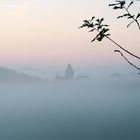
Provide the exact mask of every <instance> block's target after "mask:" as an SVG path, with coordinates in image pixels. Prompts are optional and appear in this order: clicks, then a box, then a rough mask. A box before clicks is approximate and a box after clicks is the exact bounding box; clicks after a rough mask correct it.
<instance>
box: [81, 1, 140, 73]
mask: <svg viewBox="0 0 140 140" xmlns="http://www.w3.org/2000/svg"><path fill="white" fill-rule="evenodd" d="M133 4H134V1H131V2H126V1H122V0H117V1H116V2H115V3H113V4H109V6H110V7H113V9H114V10H123V11H125V13H123V15H120V16H118V17H117V19H120V18H126V19H127V20H131V21H130V22H129V23H128V24H127V28H128V27H130V26H131V25H132V24H136V25H137V27H138V30H140V24H139V21H138V20H139V19H140V13H137V14H132V13H131V12H130V10H129V9H130V8H131V7H132V6H133ZM84 27H87V28H88V29H90V31H89V32H94V31H96V33H97V34H96V36H95V37H94V38H93V39H92V40H91V42H94V41H96V40H97V41H99V42H101V41H102V40H103V39H104V38H106V39H108V40H110V41H111V42H112V43H114V44H115V45H116V46H117V47H118V48H119V49H118V50H114V52H115V53H119V54H120V55H121V56H122V57H123V58H124V59H125V60H126V62H128V63H129V64H130V65H131V66H133V67H134V68H136V69H137V70H140V68H139V67H138V66H136V65H135V64H134V63H132V62H130V61H129V60H128V58H127V57H126V56H125V55H124V54H123V52H122V51H124V52H125V53H127V54H129V55H130V56H132V57H134V58H135V59H137V60H140V57H139V56H137V55H135V54H134V53H132V52H130V51H128V50H127V49H125V48H124V47H122V46H121V45H119V43H117V42H116V41H114V40H113V39H112V38H110V33H109V30H110V28H109V25H107V24H104V18H96V17H94V16H93V17H92V18H91V19H90V20H83V24H82V26H80V27H79V28H84Z"/></svg>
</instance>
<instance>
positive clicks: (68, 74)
mask: <svg viewBox="0 0 140 140" xmlns="http://www.w3.org/2000/svg"><path fill="white" fill-rule="evenodd" d="M73 79H74V70H73V68H72V65H71V64H68V65H67V67H66V70H65V75H64V76H60V75H59V73H57V74H56V77H55V80H73Z"/></svg>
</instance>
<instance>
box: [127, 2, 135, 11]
mask: <svg viewBox="0 0 140 140" xmlns="http://www.w3.org/2000/svg"><path fill="white" fill-rule="evenodd" d="M133 3H134V2H133V1H131V2H130V4H129V5H128V7H127V9H129V8H130V6H131V5H132V4H133Z"/></svg>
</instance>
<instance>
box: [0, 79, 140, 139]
mask: <svg viewBox="0 0 140 140" xmlns="http://www.w3.org/2000/svg"><path fill="white" fill-rule="evenodd" d="M136 79H137V80H136ZM139 132H140V80H139V79H138V78H134V79H132V78H130V79H129V80H128V79H123V80H122V79H120V78H114V79H113V78H111V79H110V80H108V81H107V80H105V81H96V80H72V81H71V80H70V81H69V80H68V81H51V82H44V83H42V82H41V83H39V82H38V83H9V84H8V83H1V84H0V139H1V140H93V139H95V140H118V139H119V140H139V138H140V133H139Z"/></svg>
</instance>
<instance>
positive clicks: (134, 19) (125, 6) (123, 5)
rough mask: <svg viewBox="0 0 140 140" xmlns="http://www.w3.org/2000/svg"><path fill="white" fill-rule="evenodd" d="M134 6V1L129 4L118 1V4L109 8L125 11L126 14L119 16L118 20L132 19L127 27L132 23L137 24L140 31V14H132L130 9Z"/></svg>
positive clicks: (123, 0) (121, 0) (122, 0)
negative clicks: (139, 20)
mask: <svg viewBox="0 0 140 140" xmlns="http://www.w3.org/2000/svg"><path fill="white" fill-rule="evenodd" d="M133 4H134V1H131V2H129V3H127V2H126V1H125V0H116V3H113V4H109V6H111V7H113V9H114V10H119V9H120V10H125V13H124V14H123V15H121V16H118V17H117V18H118V19H120V18H124V17H125V18H127V19H131V20H132V21H131V22H130V23H129V24H128V25H127V27H129V26H130V25H131V24H132V23H134V22H135V23H136V24H137V25H138V27H139V29H140V25H139V22H138V19H139V18H140V13H137V14H131V13H130V11H129V8H130V7H131V6H132V5H133Z"/></svg>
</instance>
